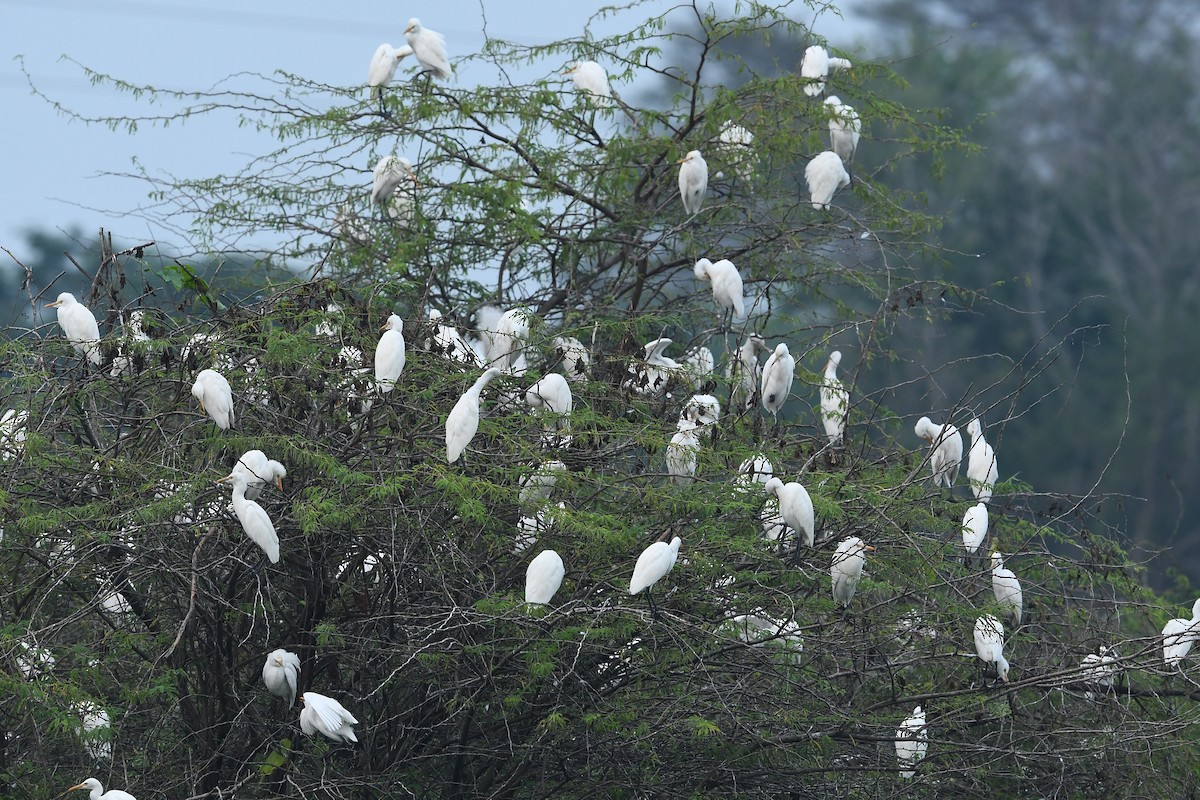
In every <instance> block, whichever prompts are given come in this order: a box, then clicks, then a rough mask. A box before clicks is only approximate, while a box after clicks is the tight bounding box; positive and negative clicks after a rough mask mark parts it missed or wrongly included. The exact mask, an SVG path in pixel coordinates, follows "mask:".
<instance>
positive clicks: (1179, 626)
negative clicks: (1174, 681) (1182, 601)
mask: <svg viewBox="0 0 1200 800" xmlns="http://www.w3.org/2000/svg"><path fill="white" fill-rule="evenodd" d="M1197 626H1200V600H1197V601H1196V602H1195V603H1193V604H1192V618H1191V619H1182V618H1178V617H1177V618H1175V619H1171V620H1167V624H1166V625H1164V626H1163V629H1162V637H1163V663H1165V664H1166V665H1167V666H1168V667H1172V668H1174V667H1178V666H1179V663H1180V662H1181V661H1183V659H1184V658H1186V657H1187V654H1188V653H1190V652H1191V650H1192V645H1193V644H1195V642H1196V634H1197V633H1200V629H1198V628H1197Z"/></svg>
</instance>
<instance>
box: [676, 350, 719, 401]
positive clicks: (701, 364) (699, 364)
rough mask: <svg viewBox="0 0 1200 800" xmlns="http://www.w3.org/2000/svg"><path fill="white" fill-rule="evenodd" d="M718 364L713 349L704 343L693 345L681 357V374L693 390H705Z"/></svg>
mask: <svg viewBox="0 0 1200 800" xmlns="http://www.w3.org/2000/svg"><path fill="white" fill-rule="evenodd" d="M716 365H717V360H716V358H714V357H713V352H712V350H709V349H708V348H707V347H705V346H704V345H699V346H697V347H693V348H692V349H691V350H688V351H687V352H686V353H684V354H683V358H681V359H679V376H680V377H681V378H683V382H684V383H686V384H687V385H688V387H689V388H690V389H691V390H692V391H693V392H700V391H703V390H704V387H705V385H706V384H707V383H708V382H709V380H710V379H711V378H712V373H713V367H715V366H716Z"/></svg>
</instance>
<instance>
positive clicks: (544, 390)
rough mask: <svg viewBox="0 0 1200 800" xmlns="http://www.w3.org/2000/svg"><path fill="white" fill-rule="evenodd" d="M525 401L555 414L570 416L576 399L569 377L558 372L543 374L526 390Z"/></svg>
mask: <svg viewBox="0 0 1200 800" xmlns="http://www.w3.org/2000/svg"><path fill="white" fill-rule="evenodd" d="M525 403H526V404H527V405H529V406H530V407H531V408H543V409H545V410H547V411H550V412H551V413H554V414H561V415H563V416H569V415H570V414H571V408H572V407H573V405H574V401H573V400H572V397H571V387H570V385H569V384H568V383H567V379H566V378H564V377H563V376H562V375H559V374H558V373H557V372H550V373H547V374H546V375H543V376H542V378H541V379H540V380H538V381H537V382H536V383H535V384H533V385H532V386H530V387H529V389H528V390H526V392H525Z"/></svg>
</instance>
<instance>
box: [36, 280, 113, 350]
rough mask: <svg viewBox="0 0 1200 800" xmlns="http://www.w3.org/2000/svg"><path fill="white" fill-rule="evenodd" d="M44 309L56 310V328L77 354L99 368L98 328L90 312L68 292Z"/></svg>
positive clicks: (94, 317)
mask: <svg viewBox="0 0 1200 800" xmlns="http://www.w3.org/2000/svg"><path fill="white" fill-rule="evenodd" d="M46 308H57V309H58V326H59V327H60V328H62V331H63V333H64V334H66V336H67V341H68V342H70V343H71V346H72V347H74V348H75V349H76V350H78V351H79V353H80V354H81V355H83V356H85V357H86V358H87V360H88V361H90V362H92V363H93V364H95V365H96V366H100V326H99V324H97V322H96V315H95V314H93V313H92V310H91V309H90V308H88V307H87V306H85V305H84V304H83V303H80V302H79V301H78V300H76V299H75V295H73V294H71V293H70V292H63V293H62V294H60V295H59V296H58V299H57V300H55V301H54V302H53V303H47V304H46Z"/></svg>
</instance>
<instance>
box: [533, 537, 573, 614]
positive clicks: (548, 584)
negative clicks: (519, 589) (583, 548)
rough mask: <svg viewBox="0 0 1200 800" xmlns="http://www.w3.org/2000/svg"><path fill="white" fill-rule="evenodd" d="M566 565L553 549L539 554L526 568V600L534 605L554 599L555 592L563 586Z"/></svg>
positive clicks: (544, 603)
mask: <svg viewBox="0 0 1200 800" xmlns="http://www.w3.org/2000/svg"><path fill="white" fill-rule="evenodd" d="M565 574H566V567H564V566H563V560H562V557H560V556H559V555H558V553H556V552H554V551H553V550H543V551H542V552H540V553H538V554H537V557H536V558H534V559H533V561H530V562H529V567H528V568H527V569H526V570H525V602H526V603H531V604H533V605H538V606H544V605H548V604H549V603H550V601H551V600H552V599H554V593H555V592H557V591H558V587H560V586H562V581H563V575H565Z"/></svg>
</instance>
